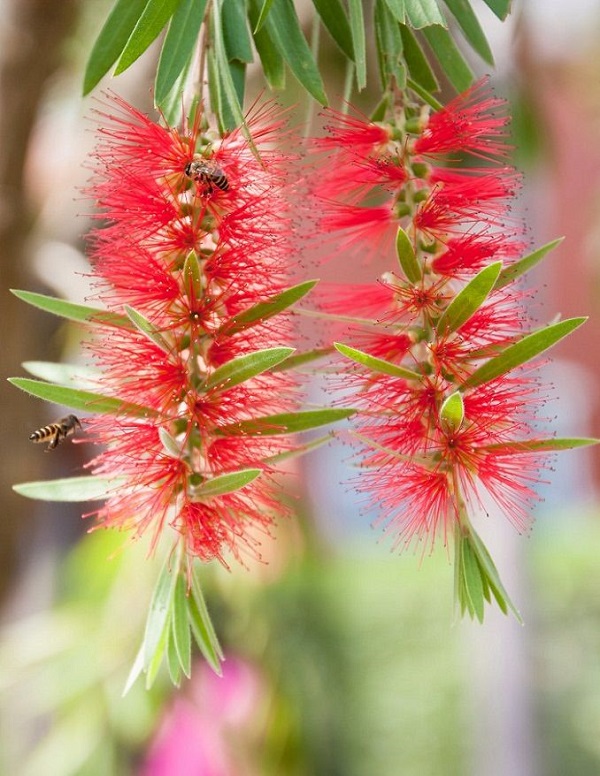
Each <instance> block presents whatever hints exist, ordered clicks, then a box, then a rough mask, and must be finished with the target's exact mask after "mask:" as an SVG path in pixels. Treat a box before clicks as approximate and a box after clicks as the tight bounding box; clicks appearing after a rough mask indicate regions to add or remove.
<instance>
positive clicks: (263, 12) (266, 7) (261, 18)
mask: <svg viewBox="0 0 600 776" xmlns="http://www.w3.org/2000/svg"><path fill="white" fill-rule="evenodd" d="M272 5H273V0H264V2H263V4H262V7H261V9H260V13H259V14H258V19H257V20H256V24H253V25H252V29H253V31H254V32H255V33H257V32H258V31H259V30H260V29H261V27H262V26H263V24H264V23H265V19H266V18H267V16H268V15H269V11H270V10H271V6H272Z"/></svg>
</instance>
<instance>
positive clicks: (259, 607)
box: [0, 521, 600, 776]
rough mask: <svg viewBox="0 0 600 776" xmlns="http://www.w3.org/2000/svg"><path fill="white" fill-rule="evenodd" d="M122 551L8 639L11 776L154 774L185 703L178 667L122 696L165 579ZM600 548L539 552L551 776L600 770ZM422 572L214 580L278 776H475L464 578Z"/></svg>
mask: <svg viewBox="0 0 600 776" xmlns="http://www.w3.org/2000/svg"><path fill="white" fill-rule="evenodd" d="M121 542H122V537H121V536H119V535H116V536H114V535H111V534H109V533H106V532H99V533H95V534H92V535H91V536H88V537H87V538H86V539H85V541H84V542H83V543H82V544H81V545H80V546H79V547H78V548H77V549H75V550H74V551H73V552H72V553H71V555H70V557H69V560H68V562H67V563H66V565H65V566H64V569H63V573H62V575H61V581H62V588H61V589H62V591H63V592H62V596H61V602H60V604H59V605H58V606H57V607H56V609H55V610H54V611H53V612H50V613H40V614H36V615H31V616H30V617H29V618H27V619H26V620H24V621H22V622H16V623H14V624H13V625H12V626H10V627H8V628H7V629H6V631H5V638H4V642H3V645H2V648H1V650H0V665H1V670H0V688H1V690H2V696H3V697H2V700H3V703H2V719H1V725H0V728H1V730H2V733H1V734H0V735H1V737H0V751H2V753H3V754H2V758H3V759H1V760H0V771H1V772H3V773H17V772H18V773H19V774H20V776H21V775H23V776H38V774H40V775H41V774H48V773H51V774H52V776H68V775H69V776H70V775H71V774H77V775H78V776H79V775H80V774H86V775H87V774H115V775H118V776H120V775H121V774H123V775H124V776H125V775H126V774H134V773H136V767H137V766H136V763H138V762H139V761H140V758H141V757H142V754H141V753H142V752H143V751H144V749H145V747H146V746H147V742H148V741H149V740H150V739H151V737H152V735H153V732H154V731H155V729H156V727H157V725H158V723H159V721H160V715H161V711H160V710H161V708H162V709H164V708H166V706H167V705H168V703H167V702H168V699H169V697H171V692H172V691H171V690H170V689H168V677H167V675H166V671H165V672H163V674H162V675H161V676H160V677H159V681H158V682H157V685H156V687H155V688H153V690H152V691H150V692H146V691H145V690H144V689H143V685H142V683H141V682H138V684H136V685H135V686H134V687H133V689H132V690H131V691H130V693H129V694H128V695H127V696H126V697H125V698H122V697H121V692H122V690H123V686H124V682H125V678H126V675H127V671H128V663H130V662H131V660H132V659H133V655H134V653H135V651H136V648H137V640H138V638H139V632H140V628H141V622H142V620H143V617H144V612H145V609H146V606H147V603H148V599H149V596H150V590H151V587H152V582H153V576H154V575H155V574H156V569H155V568H154V563H152V562H150V563H149V562H148V560H147V559H146V558H145V557H144V553H143V552H142V550H143V549H144V548H142V547H141V545H140V546H138V547H137V548H133V549H132V548H129V549H128V551H127V554H126V555H125V554H121V552H120V550H119V549H118V548H119V546H120V544H121ZM115 552H116V554H115ZM599 552H600V528H599V527H598V526H597V525H595V524H594V523H592V522H591V521H590V522H589V523H584V524H583V525H582V526H581V527H580V528H579V530H577V531H573V532H569V534H567V533H566V532H556V533H553V532H550V531H546V532H544V531H540V533H539V534H538V536H537V540H536V542H535V543H534V544H533V547H532V554H531V569H530V571H531V577H532V587H533V598H534V602H535V604H534V606H531V607H530V608H531V609H532V610H533V611H536V612H537V616H536V619H535V620H534V618H533V617H529V618H528V624H527V626H526V632H525V636H526V638H527V639H528V650H529V651H530V652H531V653H532V655H533V658H534V664H535V669H536V670H535V673H534V676H533V678H532V685H533V690H534V705H535V709H536V722H535V724H536V728H537V730H536V733H537V737H538V742H539V748H540V751H541V752H542V753H543V773H544V775H545V776H559V775H560V776H562V775H563V774H565V773H577V774H578V776H593V775H594V774H596V773H598V770H599V769H600V750H599V748H598V738H597V735H596V731H597V730H598V727H599V726H600V668H599V664H598V654H599V653H600V593H599V591H600V566H599V564H598V562H597V558H598V554H599ZM111 553H112V556H111V557H112V559H111V560H110V562H108V563H107V562H106V558H107V555H109V554H111ZM415 562H416V561H415V560H414V559H412V560H411V559H405V560H404V561H399V560H398V559H397V558H395V557H389V556H386V557H381V556H379V555H374V556H371V557H361V556H358V555H357V556H355V555H353V554H352V553H351V552H348V553H346V554H345V555H339V556H337V557H334V556H332V557H330V558H323V559H322V560H320V561H318V562H317V560H316V559H314V558H313V559H312V560H311V559H308V560H306V561H299V565H297V566H296V567H295V568H294V569H292V570H291V571H288V572H287V573H284V574H283V575H282V576H281V577H280V578H278V579H276V580H273V581H271V582H269V583H266V584H264V585H261V584H259V583H257V582H256V581H254V582H253V584H251V585H248V584H247V582H248V574H247V572H244V571H240V572H236V573H233V574H230V573H229V572H225V571H221V570H219V569H213V571H212V572H211V570H210V568H209V569H207V572H208V573H209V579H207V580H204V584H205V587H207V590H208V594H209V595H208V598H209V608H211V610H213V611H214V612H215V615H216V616H215V619H216V621H217V625H218V627H219V630H220V631H221V632H223V633H224V635H225V650H226V652H227V651H228V647H227V645H228V643H229V644H230V645H232V646H231V649H234V648H235V650H236V651H237V653H238V654H239V652H240V649H241V650H242V657H244V658H245V659H246V660H248V661H250V663H251V664H259V665H260V666H261V672H262V674H263V678H264V682H265V686H264V688H263V689H264V692H263V695H264V698H265V699H266V704H267V710H266V712H264V719H265V722H264V731H263V733H262V735H261V736H259V737H257V739H256V741H255V742H254V744H253V745H254V748H255V751H254V752H253V758H255V759H256V761H257V762H260V768H259V770H258V773H260V774H261V776H275V774H286V776H372V774H374V773H377V774H378V776H388V774H389V776H397V774H398V773H402V774H403V776H413V775H414V776H438V774H440V773H448V774H462V773H466V772H468V770H469V758H470V748H471V746H472V745H473V742H472V739H471V738H470V736H469V730H470V727H469V718H470V716H471V715H472V710H470V709H469V708H468V699H469V697H472V696H471V693H470V679H469V669H468V665H467V664H466V661H465V656H464V653H463V649H464V646H465V644H466V639H465V638H464V634H463V630H462V629H463V627H464V626H462V625H455V624H454V623H453V621H452V620H451V618H450V617H449V607H448V603H449V601H448V600H447V596H441V595H440V592H439V591H440V590H444V589H446V590H447V589H448V588H449V587H450V585H449V584H448V582H449V577H450V576H451V574H452V570H451V567H450V564H449V562H448V560H447V559H446V557H445V556H444V555H443V553H442V554H439V555H438V556H437V557H434V558H430V559H428V562H427V563H426V564H423V566H422V567H421V569H420V570H419V573H415V568H414V565H415ZM234 608H235V611H236V613H237V614H236V616H235V617H233V616H230V611H232V610H233V609H234ZM229 651H230V653H231V650H229ZM224 668H225V671H227V662H226V663H225V666H224ZM256 713H257V715H260V713H259V711H258V710H257V712H256Z"/></svg>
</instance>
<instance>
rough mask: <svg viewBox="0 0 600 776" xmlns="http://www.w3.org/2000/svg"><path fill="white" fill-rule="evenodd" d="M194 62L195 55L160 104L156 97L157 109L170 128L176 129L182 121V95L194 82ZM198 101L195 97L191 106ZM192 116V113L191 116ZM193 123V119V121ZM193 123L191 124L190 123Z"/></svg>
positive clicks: (185, 65) (188, 61) (187, 62)
mask: <svg viewBox="0 0 600 776" xmlns="http://www.w3.org/2000/svg"><path fill="white" fill-rule="evenodd" d="M193 61H194V55H193V53H192V54H191V55H190V57H189V58H188V60H187V61H186V63H185V64H184V66H183V69H182V71H181V72H180V73H179V75H178V76H177V78H176V80H175V83H174V84H173V87H172V88H171V90H170V91H169V92H168V93H167V94H166V95H165V97H163V99H162V100H161V101H160V102H159V101H158V100H157V99H156V97H155V100H154V101H155V103H156V107H157V108H158V109H159V110H160V112H161V113H162V117H163V119H164V123H165V124H166V125H167V126H169V127H174V126H176V125H177V124H179V122H180V121H181V109H182V104H181V100H182V95H183V94H185V93H186V89H187V84H188V82H191V81H192V80H193V74H192V64H193ZM196 100H197V97H193V98H192V101H191V104H192V105H193V104H194V103H195V102H196ZM189 115H191V112H190V114H189ZM192 121H193V119H192ZM190 123H191V122H190Z"/></svg>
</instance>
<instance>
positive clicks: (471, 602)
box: [459, 536, 484, 622]
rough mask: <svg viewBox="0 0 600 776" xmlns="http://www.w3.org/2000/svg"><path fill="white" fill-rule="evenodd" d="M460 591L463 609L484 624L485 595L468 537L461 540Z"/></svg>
mask: <svg viewBox="0 0 600 776" xmlns="http://www.w3.org/2000/svg"><path fill="white" fill-rule="evenodd" d="M459 580H460V581H459V589H460V590H462V593H463V603H462V606H463V609H464V607H465V606H466V608H467V609H468V610H469V614H470V615H471V616H473V615H475V616H476V617H477V619H478V620H479V622H483V610H484V593H483V583H482V579H481V572H480V569H479V564H478V563H477V559H476V557H475V555H474V553H473V551H472V549H471V544H470V542H469V539H468V538H467V537H464V536H463V537H461V538H460V571H459Z"/></svg>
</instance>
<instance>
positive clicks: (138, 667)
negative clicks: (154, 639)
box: [121, 645, 144, 698]
mask: <svg viewBox="0 0 600 776" xmlns="http://www.w3.org/2000/svg"><path fill="white" fill-rule="evenodd" d="M143 670H144V647H143V645H142V646H141V647H140V648H139V649H138V652H137V655H136V656H135V660H134V661H133V665H132V666H131V670H130V671H129V674H128V675H127V679H126V680H125V686H124V687H123V692H122V694H121V697H123V698H124V697H125V696H126V695H127V693H128V692H129V690H131V688H132V687H133V685H134V684H135V683H136V681H137V678H138V676H139V675H140V674H141V673H142V672H143Z"/></svg>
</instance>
